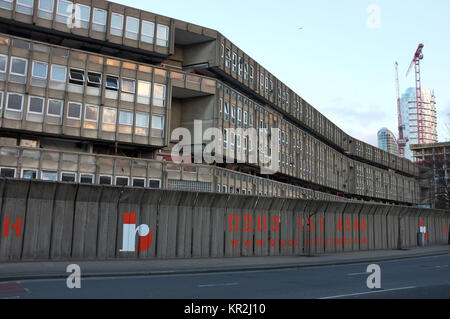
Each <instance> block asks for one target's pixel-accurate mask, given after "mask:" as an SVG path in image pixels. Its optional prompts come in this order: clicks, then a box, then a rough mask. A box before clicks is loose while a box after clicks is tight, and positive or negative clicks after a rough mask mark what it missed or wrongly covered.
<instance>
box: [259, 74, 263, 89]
mask: <svg viewBox="0 0 450 319" xmlns="http://www.w3.org/2000/svg"><path fill="white" fill-rule="evenodd" d="M259 86H260V88H261V91H263V90H264V74H262V73H261V74H260V76H259Z"/></svg>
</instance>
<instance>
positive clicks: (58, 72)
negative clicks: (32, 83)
mask: <svg viewBox="0 0 450 319" xmlns="http://www.w3.org/2000/svg"><path fill="white" fill-rule="evenodd" d="M66 76H67V68H66V67H65V66H60V65H52V71H51V76H50V79H51V80H52V81H56V82H66Z"/></svg>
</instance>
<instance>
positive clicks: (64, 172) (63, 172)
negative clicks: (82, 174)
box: [59, 171, 78, 183]
mask: <svg viewBox="0 0 450 319" xmlns="http://www.w3.org/2000/svg"><path fill="white" fill-rule="evenodd" d="M63 174H71V175H74V177H75V178H74V181H73V182H68V181H63ZM59 180H60V182H61V183H76V182H77V180H78V174H77V173H76V172H67V171H61V173H60V174H59Z"/></svg>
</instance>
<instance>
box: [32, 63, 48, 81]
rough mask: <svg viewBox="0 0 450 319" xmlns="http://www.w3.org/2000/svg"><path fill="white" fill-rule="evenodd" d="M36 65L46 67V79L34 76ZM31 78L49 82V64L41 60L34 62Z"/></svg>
mask: <svg viewBox="0 0 450 319" xmlns="http://www.w3.org/2000/svg"><path fill="white" fill-rule="evenodd" d="M35 64H44V65H45V66H46V70H45V76H44V77H42V76H37V75H34V70H35ZM31 77H32V78H34V79H40V80H47V78H48V63H47V62H43V61H39V60H33V63H32V66H31Z"/></svg>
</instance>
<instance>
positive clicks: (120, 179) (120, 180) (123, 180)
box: [116, 176, 129, 186]
mask: <svg viewBox="0 0 450 319" xmlns="http://www.w3.org/2000/svg"><path fill="white" fill-rule="evenodd" d="M128 182H129V178H128V177H124V176H117V177H116V185H117V186H128Z"/></svg>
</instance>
